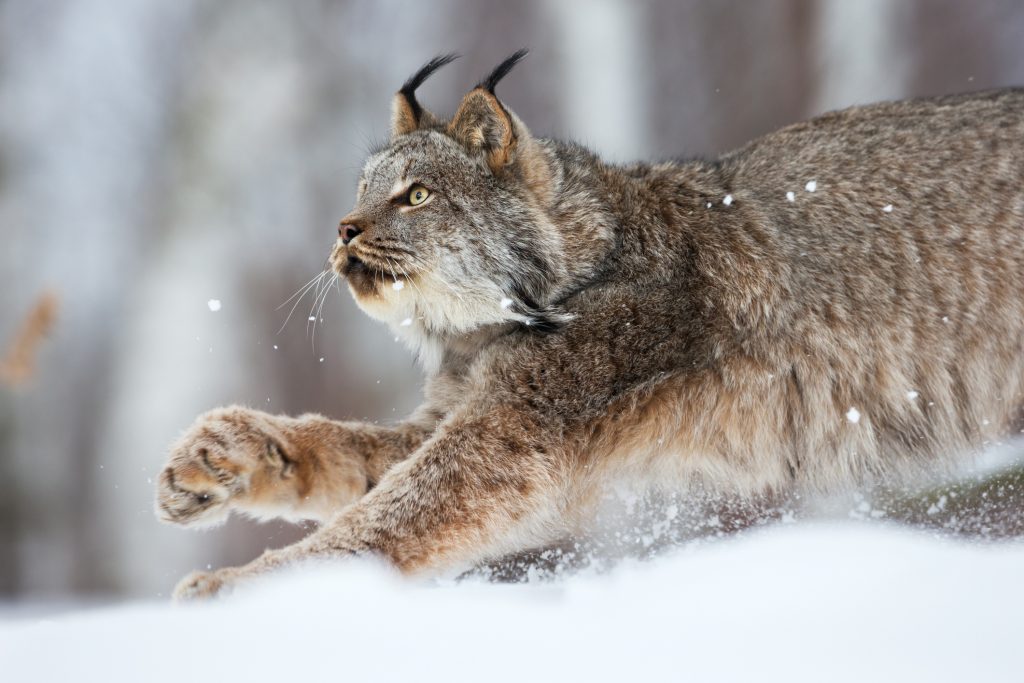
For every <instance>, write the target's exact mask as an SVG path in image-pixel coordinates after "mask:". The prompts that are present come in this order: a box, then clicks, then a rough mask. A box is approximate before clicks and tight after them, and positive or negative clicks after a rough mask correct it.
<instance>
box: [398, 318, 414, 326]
mask: <svg viewBox="0 0 1024 683" xmlns="http://www.w3.org/2000/svg"><path fill="white" fill-rule="evenodd" d="M398 324H399V325H401V326H402V327H409V326H410V325H412V318H406V319H405V320H403V321H402V322H400V323H398Z"/></svg>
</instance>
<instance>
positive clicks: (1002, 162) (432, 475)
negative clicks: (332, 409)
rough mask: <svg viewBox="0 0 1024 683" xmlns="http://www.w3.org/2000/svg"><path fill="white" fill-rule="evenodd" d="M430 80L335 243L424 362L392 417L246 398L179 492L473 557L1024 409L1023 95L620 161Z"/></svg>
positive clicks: (179, 511)
mask: <svg viewBox="0 0 1024 683" xmlns="http://www.w3.org/2000/svg"><path fill="white" fill-rule="evenodd" d="M521 56H522V54H517V55H514V56H513V57H512V58H511V59H509V60H508V61H506V62H505V63H504V64H502V65H501V66H500V67H499V68H498V69H496V70H495V72H494V73H492V74H491V76H489V77H488V78H487V79H485V80H484V81H483V82H482V83H481V84H480V85H479V86H477V87H476V88H474V89H473V90H472V91H471V92H470V93H469V94H468V95H466V97H465V98H464V99H463V101H462V103H461V104H460V106H459V108H458V110H457V111H456V113H455V115H454V116H453V117H452V118H451V119H450V120H442V119H440V118H438V117H436V116H434V115H433V114H431V113H429V112H427V111H425V110H424V109H423V108H422V107H421V106H420V105H419V103H418V102H417V101H416V98H415V90H416V88H417V87H418V86H419V85H420V83H421V82H422V81H423V80H424V79H425V78H426V77H427V76H429V75H430V73H431V72H432V71H434V70H435V69H436V68H438V67H440V66H443V64H445V63H447V61H450V59H449V58H439V59H437V60H434V61H432V62H431V63H429V64H428V65H427V66H426V67H424V68H423V69H422V70H421V71H420V72H418V73H417V74H416V75H415V76H414V77H413V78H411V79H410V80H409V82H407V83H406V84H405V86H403V88H402V89H401V91H400V92H399V93H398V95H397V96H396V99H395V104H394V113H393V121H392V138H391V141H390V143H389V144H388V145H387V146H386V147H385V148H384V149H381V150H379V151H377V152H376V153H374V154H372V155H371V156H370V158H369V159H368V160H367V162H366V166H365V168H364V172H363V175H362V179H361V181H360V185H359V193H358V199H357V202H356V206H355V208H354V209H353V211H352V213H351V214H350V215H349V216H347V217H346V218H345V219H343V221H342V225H341V226H340V228H339V238H338V242H337V244H336V246H335V248H334V251H333V253H332V256H331V258H332V264H333V267H334V269H335V271H336V272H337V273H338V274H339V275H340V276H343V277H344V278H345V279H346V282H347V283H348V285H349V288H350V290H351V292H352V294H353V296H354V297H355V299H356V301H357V302H358V303H359V305H360V306H361V307H362V308H363V309H364V310H365V311H366V312H367V313H368V314H370V315H371V316H373V317H375V318H378V319H380V320H382V321H384V322H386V323H387V324H389V325H390V326H392V327H393V329H394V330H395V333H396V334H398V335H400V336H402V337H403V338H404V339H406V340H407V341H408V342H409V344H410V346H411V347H413V348H414V349H415V351H416V352H417V353H418V354H419V356H420V359H421V361H422V364H423V367H424V369H425V372H426V373H427V375H428V383H427V390H426V402H425V403H424V405H423V406H422V407H421V408H420V409H419V410H418V411H417V412H416V414H415V415H413V416H412V417H411V418H410V419H408V420H407V421H405V422H402V423H400V424H398V425H395V426H393V427H379V426H373V425H368V424H360V423H352V422H337V421H333V420H330V419H327V418H324V417H321V416H318V415H306V416H302V417H299V418H290V417H284V416H272V415H268V414H265V413H261V412H258V411H255V410H249V409H246V408H239V407H235V408H227V409H221V410H216V411H213V412H211V413H208V414H206V415H203V416H201V417H200V418H199V420H198V421H197V422H196V424H195V425H194V426H193V427H192V428H191V429H190V430H189V431H188V432H187V433H186V434H185V435H184V437H183V438H182V439H181V440H180V441H179V442H178V443H177V444H176V445H175V446H174V448H173V449H172V454H171V458H170V462H169V464H168V466H167V468H166V469H165V470H164V472H163V474H162V476H161V479H160V485H159V493H158V512H159V514H160V515H161V517H163V518H164V519H166V520H168V521H171V522H176V523H183V524H192V523H203V522H211V521H217V520H219V519H222V518H223V517H224V516H226V515H227V513H228V512H229V511H230V510H231V509H237V510H241V511H246V512H249V513H251V514H255V515H258V516H264V517H268V516H284V517H288V518H293V519H294V518H312V519H318V520H321V521H322V522H323V524H322V525H321V527H320V528H319V529H318V530H317V531H315V532H314V533H312V534H311V535H309V536H308V537H307V538H306V539H304V540H303V541H301V542H299V543H298V544H296V545H294V546H290V547H288V548H284V549H280V550H273V551H268V552H267V553H265V554H264V555H263V556H262V557H260V558H259V559H257V560H255V561H254V562H252V563H251V564H249V565H247V566H245V567H241V568H228V569H220V570H216V571H213V572H202V573H197V574H193V575H191V576H189V577H187V578H186V579H185V580H184V581H183V582H182V583H181V584H180V585H179V588H178V591H177V593H178V595H179V596H181V597H196V596H205V595H210V594H214V593H216V592H218V591H219V590H221V589H222V588H224V587H225V586H228V585H230V584H232V583H234V582H236V581H238V580H242V579H245V578H247V577H249V576H252V575H256V574H258V573H260V572H263V571H266V570H269V569H272V568H274V567H278V566H280V565H282V564H286V563H290V562H293V561H296V560H301V559H304V558H311V557H337V556H344V555H347V554H352V553H374V554H378V555H381V556H383V557H385V558H387V559H388V560H389V561H391V562H392V563H394V564H395V565H396V566H398V567H399V568H401V569H402V570H403V571H408V572H414V571H430V572H439V571H443V572H450V571H457V570H460V569H463V568H466V567H468V566H471V565H473V564H474V563H477V562H480V561H483V560H486V559H488V558H493V557H496V556H499V555H501V554H504V553H508V552H511V551H517V550H523V549H527V548H532V547H537V546H539V545H542V544H544V543H548V542H550V541H552V540H555V539H558V538H561V537H564V536H566V535H569V534H572V533H573V532H574V531H575V530H576V529H577V528H579V525H580V524H581V523H583V522H584V521H585V520H586V519H587V516H588V515H589V514H591V513H592V511H593V507H594V504H595V501H596V500H598V499H599V498H600V496H601V494H602V491H604V490H605V489H606V488H607V487H608V486H609V485H610V484H612V483H613V482H615V481H617V480H619V479H624V478H629V479H632V480H636V479H637V478H639V479H641V480H643V481H647V482H650V483H652V484H656V485H659V486H663V487H670V488H674V489H678V490H682V491H685V490H687V489H688V488H690V487H700V488H702V489H708V488H710V489H713V490H718V491H722V492H726V493H730V494H734V495H741V496H756V495H762V494H776V493H787V492H803V491H834V490H837V489H842V488H844V487H849V486H855V485H861V484H864V483H865V482H871V481H878V480H880V479H881V480H890V479H892V478H897V477H902V476H904V475H905V474H907V473H908V472H917V471H920V470H921V469H930V468H936V467H943V466H945V465H947V464H949V463H951V462H954V461H955V460H956V459H958V458H962V457H963V456H964V455H965V454H969V453H971V452H974V451H976V450H977V449H978V448H980V447H981V446H982V445H984V444H985V443H986V442H987V441H990V440H994V439H997V438H1000V437H1001V436H1002V435H1005V434H1007V433H1008V432H1010V431H1015V430H1017V429H1018V428H1019V427H1018V425H1019V423H1020V419H1021V407H1022V404H1024V297H1022V296H1021V292H1022V291H1024V91H1022V90H1003V91H993V92H983V93H977V94H971V95H962V96H953V97H942V98H936V99H924V100H914V101H906V102H893V103H885V104H876V105H870V106H864V107H855V108H852V109H848V110H845V111H840V112H835V113H830V114H826V115H824V116H821V117H818V118H816V119H813V120H811V121H808V122H806V123H800V124H797V125H794V126H790V127H788V128H785V129H783V130H780V131H778V132H775V133H772V134H770V135H767V136H765V137H763V138H760V139H758V140H756V141H754V142H752V143H750V144H749V145H747V146H746V147H744V148H742V149H740V150H738V151H735V152H732V153H730V154H727V155H725V156H724V157H722V158H720V159H718V160H716V161H684V162H666V163H659V164H633V165H628V166H616V165H611V164H607V163H604V162H602V161H601V160H600V159H599V158H597V157H596V156H595V155H593V154H592V153H590V152H589V151H587V150H586V149H584V148H582V147H580V146H578V145H575V144H571V143H565V142H560V141H556V140H544V139H538V138H534V137H533V136H532V135H531V134H530V132H529V131H528V129H527V128H526V126H525V125H524V124H523V123H522V121H520V120H519V118H518V117H517V116H516V115H515V114H513V113H512V112H511V111H510V110H509V109H508V108H507V107H506V106H505V105H504V104H503V103H502V102H501V101H499V99H498V98H497V97H496V95H495V85H496V84H497V82H498V80H500V78H501V77H502V76H504V75H505V74H506V73H507V72H508V70H509V69H510V68H511V67H512V66H513V65H514V64H515V63H516V61H518V59H519V58H521Z"/></svg>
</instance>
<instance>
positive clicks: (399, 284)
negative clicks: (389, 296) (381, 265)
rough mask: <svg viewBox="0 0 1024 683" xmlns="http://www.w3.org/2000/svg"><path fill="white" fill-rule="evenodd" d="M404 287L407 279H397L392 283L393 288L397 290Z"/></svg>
mask: <svg viewBox="0 0 1024 683" xmlns="http://www.w3.org/2000/svg"><path fill="white" fill-rule="evenodd" d="M403 287H405V280H395V281H394V282H393V283H392V284H391V289H393V290H395V291H396V292H399V291H401V290H402V288H403Z"/></svg>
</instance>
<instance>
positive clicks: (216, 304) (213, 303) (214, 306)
mask: <svg viewBox="0 0 1024 683" xmlns="http://www.w3.org/2000/svg"><path fill="white" fill-rule="evenodd" d="M206 306H207V307H208V308H209V309H210V310H211V311H213V312H214V313H216V312H217V311H219V310H220V299H210V300H209V301H207V302H206Z"/></svg>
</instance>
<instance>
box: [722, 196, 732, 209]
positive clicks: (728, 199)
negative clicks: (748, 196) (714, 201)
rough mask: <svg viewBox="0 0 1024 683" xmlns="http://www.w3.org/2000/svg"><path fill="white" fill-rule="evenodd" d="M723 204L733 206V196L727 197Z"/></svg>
mask: <svg viewBox="0 0 1024 683" xmlns="http://www.w3.org/2000/svg"><path fill="white" fill-rule="evenodd" d="M722 203H723V204H725V205H726V206H730V205H731V204H732V195H731V194H727V195H725V199H723V200H722Z"/></svg>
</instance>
